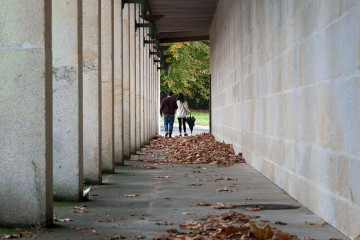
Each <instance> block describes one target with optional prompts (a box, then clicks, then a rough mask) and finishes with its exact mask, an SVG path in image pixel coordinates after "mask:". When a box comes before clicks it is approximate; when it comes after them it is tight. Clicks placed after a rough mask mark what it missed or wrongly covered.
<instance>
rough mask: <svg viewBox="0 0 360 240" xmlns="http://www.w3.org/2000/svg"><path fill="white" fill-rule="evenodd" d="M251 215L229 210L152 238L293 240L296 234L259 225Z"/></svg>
mask: <svg viewBox="0 0 360 240" xmlns="http://www.w3.org/2000/svg"><path fill="white" fill-rule="evenodd" d="M251 218H253V217H251V216H246V215H243V214H241V213H238V212H233V211H230V212H229V213H224V214H222V215H220V216H213V215H211V216H207V217H204V218H201V219H200V220H201V221H203V222H201V223H198V222H195V221H189V222H186V223H181V224H180V228H181V229H187V230H192V231H191V232H180V231H178V230H177V229H168V230H167V233H164V234H159V235H156V236H155V237H154V238H153V239H154V240H165V239H166V240H168V239H174V240H185V239H186V240H195V239H196V240H205V239H206V240H208V239H243V240H245V239H246V240H248V239H249V240H266V239H272V240H275V239H276V240H295V239H298V238H297V237H296V236H291V235H289V234H288V233H284V232H281V231H280V230H276V229H275V228H272V227H270V226H269V225H265V226H259V225H256V224H255V223H253V221H252V220H251Z"/></svg>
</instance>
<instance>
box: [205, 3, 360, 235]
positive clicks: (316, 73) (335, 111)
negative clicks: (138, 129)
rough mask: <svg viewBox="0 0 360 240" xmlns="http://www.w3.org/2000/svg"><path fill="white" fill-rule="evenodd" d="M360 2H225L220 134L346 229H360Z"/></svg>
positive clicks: (218, 48) (214, 65)
mask: <svg viewBox="0 0 360 240" xmlns="http://www.w3.org/2000/svg"><path fill="white" fill-rule="evenodd" d="M359 26H360V1H358V0H353V1H352V0H343V1H341V0H331V1H330V0H326V1H325V0H324V1H321V0H312V1H307V0H283V1H280V0H268V1H265V0H257V1H251V0H247V1H245V0H244V1H237V0H227V1H219V4H218V8H217V11H216V15H215V17H214V20H213V23H212V26H211V29H210V44H211V77H212V82H211V84H212V92H211V95H212V109H211V110H212V126H211V127H212V133H213V134H214V135H215V137H216V139H217V140H219V141H225V142H227V143H232V144H233V146H234V149H235V151H236V152H242V153H243V154H244V157H245V159H246V161H247V163H248V164H250V165H251V166H253V167H254V168H255V169H257V170H258V171H260V172H262V173H263V174H264V175H265V176H266V177H267V178H269V179H270V180H271V181H273V182H275V183H276V184H277V185H279V186H280V187H281V188H283V189H284V190H285V191H286V192H288V193H289V194H290V195H291V196H293V197H294V198H295V199H297V200H298V201H299V202H301V203H302V204H304V205H305V206H306V207H308V208H309V209H310V210H312V211H314V212H315V213H316V214H318V215H319V216H321V217H322V218H323V219H324V220H326V221H328V222H329V223H330V224H332V225H334V226H335V227H336V228H338V229H339V230H341V231H342V232H344V233H345V234H347V235H348V236H349V237H351V238H354V237H355V236H357V235H358V234H360V229H359V226H360V218H359V216H360V180H359V179H360V177H359V174H360V145H359V144H360V124H359V122H360V107H359V105H360V71H359V69H360V27H359Z"/></svg>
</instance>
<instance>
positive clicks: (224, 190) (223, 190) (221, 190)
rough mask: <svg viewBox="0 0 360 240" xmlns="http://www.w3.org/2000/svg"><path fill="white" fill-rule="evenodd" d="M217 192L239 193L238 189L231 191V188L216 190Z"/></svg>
mask: <svg viewBox="0 0 360 240" xmlns="http://www.w3.org/2000/svg"><path fill="white" fill-rule="evenodd" d="M216 191H217V192H237V190H236V189H229V188H225V187H224V188H220V189H216Z"/></svg>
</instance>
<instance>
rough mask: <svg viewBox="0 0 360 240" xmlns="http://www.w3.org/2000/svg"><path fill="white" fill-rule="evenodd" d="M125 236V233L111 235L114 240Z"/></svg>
mask: <svg viewBox="0 0 360 240" xmlns="http://www.w3.org/2000/svg"><path fill="white" fill-rule="evenodd" d="M124 238H125V237H124V236H123V235H121V234H116V235H115V236H112V237H111V240H113V239H124Z"/></svg>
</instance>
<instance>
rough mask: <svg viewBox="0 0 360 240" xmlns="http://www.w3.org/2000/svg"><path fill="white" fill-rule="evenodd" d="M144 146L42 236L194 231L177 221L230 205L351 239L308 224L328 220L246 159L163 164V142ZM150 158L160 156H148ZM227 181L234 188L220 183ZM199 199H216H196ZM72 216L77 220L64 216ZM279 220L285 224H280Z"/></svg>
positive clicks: (296, 231) (289, 228) (305, 232)
mask: <svg viewBox="0 0 360 240" xmlns="http://www.w3.org/2000/svg"><path fill="white" fill-rule="evenodd" d="M144 152H148V153H149V154H148V155H142V154H141V155H133V158H132V159H133V160H131V161H126V162H125V166H123V167H116V169H115V174H110V175H109V174H105V175H104V176H103V179H104V180H103V184H102V185H97V186H93V187H92V190H91V194H90V200H89V201H86V202H83V203H73V204H71V203H70V204H68V205H66V206H55V208H54V214H55V215H56V218H57V221H55V224H56V225H55V228H51V229H47V230H44V231H42V232H40V233H38V234H36V239H43V240H47V239H112V238H114V239H116V237H118V238H120V236H123V237H125V239H152V238H153V237H154V236H156V235H158V234H161V233H166V230H167V229H174V228H176V229H177V230H178V231H179V232H189V230H184V229H181V228H180V227H179V224H181V223H186V222H189V221H197V222H201V220H199V218H201V217H204V216H208V215H220V214H222V213H226V212H229V211H231V210H232V211H237V212H241V213H244V214H246V215H252V216H259V217H260V218H254V219H253V221H254V222H256V223H257V224H260V225H261V224H263V225H266V224H270V225H271V226H273V227H277V228H278V229H280V230H282V231H284V232H288V233H290V234H291V235H296V236H297V237H299V238H300V239H304V237H310V238H311V239H330V238H334V239H347V238H346V237H345V236H344V235H342V234H341V233H340V232H339V231H337V230H336V229H335V228H333V227H332V226H331V225H328V224H327V225H324V226H309V225H306V223H305V222H308V223H318V222H323V220H322V219H321V218H319V217H318V216H316V215H315V214H313V213H312V212H311V211H309V210H308V209H306V208H305V207H304V206H302V205H301V204H300V203H298V202H297V201H295V200H294V199H292V198H291V197H290V196H289V195H288V194H286V193H285V192H284V191H283V190H281V189H280V188H278V187H277V186H276V185H275V184H273V183H271V182H270V181H269V180H268V179H266V178H265V177H264V176H262V175H261V174H260V173H258V172H257V171H256V170H254V169H253V168H251V167H250V166H249V165H247V164H245V163H240V164H236V165H234V166H230V167H217V166H214V165H209V164H201V165H178V164H160V165H159V164H157V163H156V159H160V158H162V157H163V156H164V155H163V153H161V152H159V150H158V149H147V150H143V151H142V152H141V153H144ZM139 153H140V152H139ZM149 159H151V161H153V162H154V163H149V162H147V161H146V160H149ZM144 160H145V161H144ZM226 179H229V180H226ZM197 185H198V186H197ZM224 188H228V189H232V190H235V191H234V192H226V191H219V189H224ZM137 194H138V196H135V195H137ZM126 195H128V196H135V197H126ZM200 203H210V204H212V206H197V204H200ZM216 203H224V204H234V205H240V206H241V205H247V204H250V205H251V204H254V205H264V206H266V204H279V205H291V206H294V207H299V208H298V209H284V210H271V209H269V210H267V209H264V210H261V211H246V210H245V208H246V206H244V207H241V208H240V207H239V208H237V209H230V210H229V209H215V208H214V205H215V204H216ZM74 206H86V213H72V211H74V210H75V209H74ZM248 207H253V206H248ZM270 207H271V206H270ZM67 218H70V219H72V221H69V222H60V221H63V220H64V219H67ZM266 220H268V221H269V222H267V221H266ZM277 221H278V222H283V223H286V224H287V225H278V224H275V222H277Z"/></svg>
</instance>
